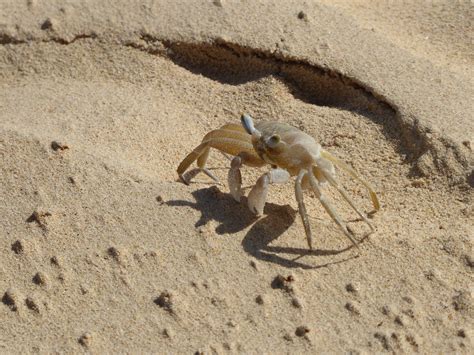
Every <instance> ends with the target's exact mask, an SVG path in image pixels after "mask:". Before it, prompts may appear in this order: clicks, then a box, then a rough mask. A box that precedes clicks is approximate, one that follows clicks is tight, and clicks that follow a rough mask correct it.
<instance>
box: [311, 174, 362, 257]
mask: <svg viewBox="0 0 474 355" xmlns="http://www.w3.org/2000/svg"><path fill="white" fill-rule="evenodd" d="M308 176H309V183H310V184H311V187H312V189H313V191H314V193H315V194H316V197H317V198H318V199H319V202H321V204H322V205H323V207H324V209H325V210H326V212H327V213H328V214H329V215H330V216H331V218H332V219H333V220H334V222H336V223H337V225H338V226H339V228H341V229H342V231H343V232H344V234H345V235H346V237H347V238H349V240H350V241H351V242H352V244H354V246H355V247H356V248H357V249H359V246H358V245H357V242H356V241H355V240H354V238H352V235H351V234H350V233H349V231H348V230H347V227H346V225H345V223H344V222H343V221H342V220H341V218H340V217H339V216H338V214H337V213H336V210H335V209H334V207H332V205H331V204H330V203H329V201H328V200H327V199H326V196H324V195H323V194H322V192H321V189H320V188H319V186H318V182H317V180H316V178H315V177H314V175H313V174H312V173H308Z"/></svg>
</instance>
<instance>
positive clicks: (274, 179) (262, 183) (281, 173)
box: [248, 169, 290, 216]
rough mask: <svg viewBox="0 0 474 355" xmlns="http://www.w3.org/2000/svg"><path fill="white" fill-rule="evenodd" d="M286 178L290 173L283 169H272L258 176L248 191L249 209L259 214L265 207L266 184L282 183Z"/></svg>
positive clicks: (288, 178)
mask: <svg viewBox="0 0 474 355" xmlns="http://www.w3.org/2000/svg"><path fill="white" fill-rule="evenodd" d="M288 180H290V173H289V172H288V171H286V170H284V169H272V170H270V171H269V172H267V173H265V174H263V175H262V176H260V178H259V179H258V180H257V183H256V184H255V185H254V187H253V188H252V190H250V193H249V197H248V205H249V209H250V211H252V212H254V213H256V214H257V215H259V216H261V215H262V214H263V208H264V207H265V200H266V198H267V193H268V186H269V185H270V184H284V183H285V182H287V181H288Z"/></svg>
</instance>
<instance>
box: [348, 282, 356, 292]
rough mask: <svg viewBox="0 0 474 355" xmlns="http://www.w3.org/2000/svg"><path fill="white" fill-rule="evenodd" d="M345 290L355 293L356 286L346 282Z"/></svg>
mask: <svg viewBox="0 0 474 355" xmlns="http://www.w3.org/2000/svg"><path fill="white" fill-rule="evenodd" d="M346 291H347V292H351V293H357V288H356V286H355V285H354V284H353V283H348V284H347V285H346Z"/></svg>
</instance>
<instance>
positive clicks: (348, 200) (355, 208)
mask: <svg viewBox="0 0 474 355" xmlns="http://www.w3.org/2000/svg"><path fill="white" fill-rule="evenodd" d="M318 170H319V171H320V172H321V173H322V174H323V176H324V177H325V178H326V180H327V181H328V182H329V184H330V185H331V186H333V187H334V188H335V189H336V190H337V191H338V192H339V193H340V194H341V196H342V197H343V198H344V200H346V202H347V203H348V204H349V205H350V206H351V207H352V209H353V210H354V211H356V212H357V214H358V215H359V217H360V218H362V220H363V221H364V222H365V223H367V225H368V226H369V227H370V230H371V231H372V232H373V231H374V227H373V226H372V224H371V223H370V222H369V220H368V219H367V217H366V216H365V215H364V214H363V213H362V212H361V211H360V210H359V209H358V208H357V207H356V205H355V203H354V201H353V200H352V199H351V198H350V197H349V195H347V193H346V191H345V190H344V189H343V188H341V187H340V186H339V184H338V183H337V182H336V180H334V178H333V177H332V176H331V174H328V173H326V172H325V171H324V170H323V169H318Z"/></svg>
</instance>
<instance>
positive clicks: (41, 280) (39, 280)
mask: <svg viewBox="0 0 474 355" xmlns="http://www.w3.org/2000/svg"><path fill="white" fill-rule="evenodd" d="M47 281H48V276H47V275H46V274H45V273H43V272H41V271H39V272H37V273H36V274H35V276H33V282H34V283H35V284H37V285H45V284H46V283H47Z"/></svg>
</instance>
